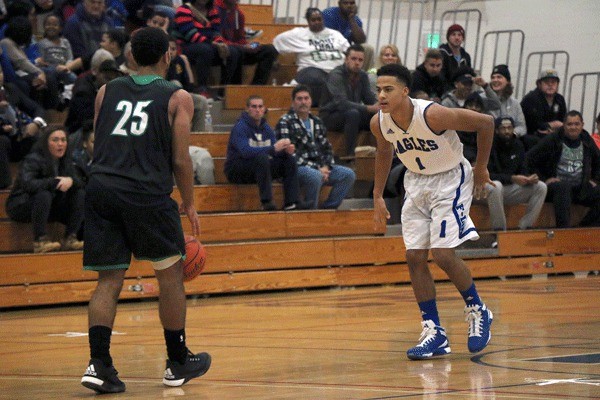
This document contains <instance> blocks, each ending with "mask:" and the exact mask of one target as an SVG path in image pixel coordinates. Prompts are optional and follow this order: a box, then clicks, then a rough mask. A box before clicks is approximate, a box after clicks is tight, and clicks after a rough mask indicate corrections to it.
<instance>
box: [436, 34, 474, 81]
mask: <svg viewBox="0 0 600 400" xmlns="http://www.w3.org/2000/svg"><path fill="white" fill-rule="evenodd" d="M446 40H447V41H448V42H447V43H444V44H442V45H441V46H440V51H441V52H442V54H443V55H444V66H443V68H442V74H443V75H444V76H445V77H446V80H447V81H448V82H452V79H453V78H454V76H455V74H456V71H457V70H458V69H459V68H460V67H471V56H470V55H469V53H467V51H466V50H465V49H464V48H463V47H462V44H463V42H464V40H465V29H464V28H463V27H462V26H460V25H459V24H454V25H451V26H450V27H449V28H448V31H447V32H446Z"/></svg>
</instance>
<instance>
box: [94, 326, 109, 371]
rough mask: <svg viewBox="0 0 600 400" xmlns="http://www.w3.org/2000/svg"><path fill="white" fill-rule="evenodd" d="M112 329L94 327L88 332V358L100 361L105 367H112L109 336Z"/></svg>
mask: <svg viewBox="0 0 600 400" xmlns="http://www.w3.org/2000/svg"><path fill="white" fill-rule="evenodd" d="M111 334H112V329H111V328H109V327H108V326H102V325H95V326H92V327H91V328H90V330H89V341H90V356H91V358H98V359H100V360H102V362H103V363H104V365H105V366H107V367H110V366H111V365H112V362H113V361H112V357H111V356H110V335H111Z"/></svg>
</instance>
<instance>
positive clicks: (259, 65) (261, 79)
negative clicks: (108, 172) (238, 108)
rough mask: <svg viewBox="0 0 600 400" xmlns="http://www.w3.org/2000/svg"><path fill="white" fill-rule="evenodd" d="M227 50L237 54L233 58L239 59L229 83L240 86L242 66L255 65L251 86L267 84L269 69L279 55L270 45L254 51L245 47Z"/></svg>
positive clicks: (233, 47)
mask: <svg viewBox="0 0 600 400" xmlns="http://www.w3.org/2000/svg"><path fill="white" fill-rule="evenodd" d="M229 50H230V51H232V52H236V53H239V55H236V56H234V58H237V59H241V62H240V63H239V65H238V68H237V69H236V71H235V74H234V76H233V78H232V81H231V83H233V84H237V85H239V84H241V83H242V65H251V64H256V71H255V72H254V78H253V79H252V85H266V84H267V83H268V82H269V75H270V74H271V68H273V63H274V62H275V60H276V59H277V55H278V54H279V53H278V52H277V50H275V47H274V46H273V45H272V44H265V45H261V46H259V47H258V48H256V49H248V48H245V47H236V46H230V47H229Z"/></svg>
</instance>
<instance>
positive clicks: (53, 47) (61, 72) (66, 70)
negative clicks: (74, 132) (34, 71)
mask: <svg viewBox="0 0 600 400" xmlns="http://www.w3.org/2000/svg"><path fill="white" fill-rule="evenodd" d="M38 47H39V50H40V58H39V59H38V61H37V64H38V66H40V67H41V69H42V70H43V71H44V72H46V73H54V74H56V79H57V80H58V83H59V85H60V86H61V87H62V94H61V98H62V99H63V105H67V104H68V101H70V100H71V97H72V90H73V86H72V85H73V83H75V80H76V79H77V75H75V74H74V73H73V72H71V71H73V70H75V69H78V67H80V62H81V60H80V59H78V60H73V52H72V51H71V44H70V43H69V41H68V40H67V39H65V38H64V37H63V36H62V22H61V20H60V18H58V16H56V15H54V14H50V15H48V16H47V17H46V18H45V20H44V38H43V39H42V40H40V41H39V42H38Z"/></svg>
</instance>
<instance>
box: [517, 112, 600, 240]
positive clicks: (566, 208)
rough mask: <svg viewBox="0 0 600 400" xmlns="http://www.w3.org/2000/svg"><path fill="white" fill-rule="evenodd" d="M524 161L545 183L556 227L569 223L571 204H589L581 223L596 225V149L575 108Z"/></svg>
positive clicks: (599, 162) (599, 214)
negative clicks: (560, 126) (560, 125)
mask: <svg viewBox="0 0 600 400" xmlns="http://www.w3.org/2000/svg"><path fill="white" fill-rule="evenodd" d="M527 163H528V166H529V170H530V171H531V172H533V173H536V174H537V175H538V176H539V178H540V180H543V181H544V182H546V185H547V186H548V195H547V197H546V201H549V202H552V203H553V204H554V215H555V217H556V227H557V228H568V227H570V226H571V204H572V203H574V204H581V205H584V206H587V207H590V210H589V211H588V213H587V214H586V215H585V217H584V218H583V220H582V221H581V223H580V225H581V226H600V186H598V185H599V184H600V151H599V150H598V148H597V147H596V144H595V143H594V140H593V139H592V138H591V137H590V135H589V133H588V132H586V131H585V130H584V129H583V117H582V116H581V113H580V112H579V111H569V112H568V113H567V118H566V119H565V123H564V125H563V127H562V128H560V129H559V130H558V131H557V132H553V133H551V134H549V135H547V136H546V137H544V138H543V139H542V140H541V141H540V142H539V143H538V144H537V145H536V146H535V147H533V148H532V149H531V150H530V151H529V152H527Z"/></svg>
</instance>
